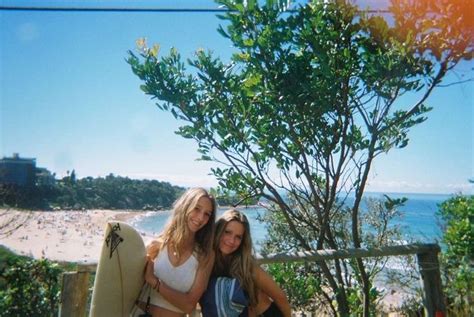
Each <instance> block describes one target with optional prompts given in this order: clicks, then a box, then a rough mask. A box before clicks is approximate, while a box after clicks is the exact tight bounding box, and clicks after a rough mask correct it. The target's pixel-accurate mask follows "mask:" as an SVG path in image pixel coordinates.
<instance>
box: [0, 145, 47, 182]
mask: <svg viewBox="0 0 474 317" xmlns="http://www.w3.org/2000/svg"><path fill="white" fill-rule="evenodd" d="M54 183H55V179H54V175H53V174H51V172H50V171H48V170H47V169H46V168H41V167H36V159H35V158H23V157H20V155H19V154H18V153H13V156H12V157H3V158H2V159H0V184H2V185H17V186H34V185H53V184H54Z"/></svg>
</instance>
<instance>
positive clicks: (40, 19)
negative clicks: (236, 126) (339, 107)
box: [0, 0, 474, 193]
mask: <svg viewBox="0 0 474 317" xmlns="http://www.w3.org/2000/svg"><path fill="white" fill-rule="evenodd" d="M367 2H368V1H364V2H363V4H366V3H367ZM369 2H370V1H369ZM16 3H21V4H24V3H28V2H26V1H22V2H20V1H7V0H3V1H2V4H3V5H12V4H16ZM45 3H47V4H61V3H63V2H62V1H56V2H53V1H50V2H45ZM70 3H73V4H78V3H83V2H79V1H76V2H70ZM88 3H91V4H94V3H93V2H88ZM97 3H99V2H97ZM101 3H105V2H101ZM132 3H133V5H140V4H142V5H143V4H144V3H145V2H120V1H114V2H107V4H116V5H122V6H124V5H131V4H132ZM377 3H378V4H380V3H379V2H377ZM152 5H155V6H159V7H176V6H182V7H194V8H195V7H215V5H214V4H213V3H212V2H210V1H179V2H176V1H155V2H146V6H152ZM219 21H220V20H218V19H217V18H216V17H215V14H213V13H117V12H114V13H110V12H109V13H100V12H90V13H84V12H28V11H0V85H1V86H0V118H1V121H0V156H11V155H12V153H19V154H20V156H22V157H34V158H36V159H37V165H38V166H40V167H46V168H48V169H49V170H51V171H53V172H55V173H56V174H57V175H58V176H63V175H65V174H66V171H67V170H72V169H75V171H76V174H77V175H78V177H80V178H82V177H86V176H94V177H96V176H104V175H107V174H109V173H114V174H116V175H122V176H129V177H131V178H139V179H141V178H148V179H158V180H162V181H169V182H171V183H172V184H176V185H183V186H214V185H215V184H216V183H215V181H214V179H213V177H212V176H210V175H209V172H210V167H211V166H213V163H209V162H200V161H196V160H195V159H196V158H197V157H198V155H197V152H196V145H195V144H194V142H193V141H191V140H185V139H183V138H181V137H179V136H177V135H175V134H174V131H175V130H176V128H177V127H178V124H179V122H177V121H175V120H174V119H173V118H172V116H171V115H169V114H168V113H163V112H160V111H158V110H157V108H156V107H154V106H153V105H154V103H153V101H151V100H150V99H149V98H148V97H147V96H145V95H144V94H143V93H142V92H141V91H140V89H139V85H140V84H141V83H140V81H139V80H138V78H137V77H136V76H135V75H133V73H132V72H131V70H130V67H129V65H128V64H127V63H126V62H125V58H126V57H127V51H128V50H133V49H134V47H135V40H136V39H138V38H141V37H146V38H147V40H148V42H149V43H155V42H156V43H159V44H160V46H161V52H163V53H166V52H168V51H169V49H170V48H171V47H173V46H174V47H176V48H177V49H178V50H179V51H180V53H181V54H182V55H184V56H191V55H192V54H193V52H194V51H195V50H196V49H198V48H206V49H211V50H212V51H214V52H215V54H217V55H219V56H220V57H222V58H223V59H227V58H228V57H229V56H230V53H231V51H232V48H231V44H230V42H228V41H227V40H226V39H224V38H222V37H221V36H220V35H219V34H218V33H217V32H216V28H217V26H218V23H219ZM473 66H474V64H473V63H469V64H468V63H464V64H462V65H460V67H459V68H458V69H457V70H456V73H455V74H453V75H452V76H450V77H449V78H448V79H447V80H446V83H449V82H453V81H455V80H456V78H457V76H461V75H464V76H465V77H473V76H472V74H473ZM473 91H474V84H473V83H472V82H470V83H465V84H461V85H454V86H450V87H446V88H439V89H438V90H437V91H436V92H435V93H434V94H433V95H432V96H431V97H430V99H429V100H428V105H430V106H432V107H434V109H433V111H431V113H430V114H429V119H428V121H427V122H425V123H423V124H421V125H419V126H417V127H416V128H414V129H413V130H412V132H411V134H410V143H409V145H408V147H407V148H405V149H402V150H394V151H391V152H389V154H388V155H385V156H381V157H379V158H378V160H377V161H376V163H375V165H374V167H373V169H372V175H371V178H370V184H369V188H368V189H369V190H370V191H383V192H422V193H454V192H459V191H462V192H463V193H473V192H474V191H473V187H472V185H470V184H469V183H468V179H469V178H473V177H474V163H473V162H474V154H473V142H474V141H473V135H474V127H473V121H474V120H473V119H474V115H473V109H474V101H473Z"/></svg>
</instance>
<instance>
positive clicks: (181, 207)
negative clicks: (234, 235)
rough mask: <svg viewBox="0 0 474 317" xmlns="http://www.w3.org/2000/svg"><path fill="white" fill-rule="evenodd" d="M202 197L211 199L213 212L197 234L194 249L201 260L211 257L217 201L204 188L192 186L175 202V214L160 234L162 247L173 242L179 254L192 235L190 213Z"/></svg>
mask: <svg viewBox="0 0 474 317" xmlns="http://www.w3.org/2000/svg"><path fill="white" fill-rule="evenodd" d="M201 197H206V198H208V199H209V200H210V201H211V203H212V213H211V216H210V217H209V220H208V222H207V223H206V224H205V225H204V227H202V228H201V229H199V231H198V232H196V235H195V244H194V251H195V252H196V253H197V256H198V259H199V261H200V262H201V260H207V259H209V256H210V253H211V250H212V241H213V237H214V222H215V219H216V201H215V199H214V197H213V196H211V195H209V193H208V192H207V191H206V190H205V189H204V188H200V187H197V188H190V189H188V190H187V191H186V192H184V194H182V195H181V197H179V198H178V199H177V200H176V201H175V202H174V204H173V214H172V216H171V217H170V219H169V220H168V223H167V224H166V226H165V228H164V230H163V232H162V233H161V234H160V236H159V238H160V240H162V244H161V248H163V247H165V245H167V244H168V243H171V244H173V245H174V247H175V249H176V252H177V253H178V256H179V253H180V250H182V246H183V244H184V243H185V241H186V239H188V237H189V236H190V231H189V227H188V216H189V213H190V212H191V211H192V210H193V209H194V208H195V207H196V205H197V203H198V200H199V199H200V198H201Z"/></svg>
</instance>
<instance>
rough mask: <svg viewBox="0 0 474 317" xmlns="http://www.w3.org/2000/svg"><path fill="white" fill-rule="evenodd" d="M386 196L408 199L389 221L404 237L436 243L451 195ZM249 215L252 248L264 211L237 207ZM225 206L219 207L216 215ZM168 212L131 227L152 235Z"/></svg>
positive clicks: (260, 235)
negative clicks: (398, 215) (443, 207)
mask: <svg viewBox="0 0 474 317" xmlns="http://www.w3.org/2000/svg"><path fill="white" fill-rule="evenodd" d="M383 195H384V194H383V193H366V194H365V196H364V197H366V198H383ZM387 195H388V196H389V197H390V198H392V199H395V198H402V197H406V198H407V199H408V200H407V201H406V203H405V204H404V206H402V207H400V211H402V217H401V218H400V219H397V220H394V221H393V223H392V224H394V225H399V226H401V229H402V233H403V237H404V240H406V241H417V242H423V243H433V242H439V241H440V239H441V228H440V219H439V217H437V211H438V209H439V205H440V204H441V203H442V202H443V201H445V200H447V199H449V198H451V197H452V195H438V194H398V193H397V194H387ZM349 200H350V198H349ZM349 202H350V201H349ZM237 209H239V210H240V211H242V212H243V213H245V215H246V216H247V217H248V218H249V222H250V231H251V235H252V239H253V241H254V244H255V248H256V250H257V251H258V250H259V245H260V243H261V242H263V241H264V240H265V236H266V233H267V225H266V224H265V223H262V222H260V221H259V220H258V218H259V216H262V215H263V214H264V213H265V209H264V208H262V207H258V206H257V207H245V206H239V207H237ZM225 210H227V208H219V209H218V212H217V217H219V216H220V215H221V214H222V213H223V212H224V211H225ZM170 214H171V212H170V211H169V210H164V211H157V212H150V213H148V214H147V216H145V217H142V218H140V219H138V220H137V221H136V222H135V223H134V226H135V227H136V228H137V229H139V230H141V231H145V232H146V233H149V234H152V235H156V234H158V233H159V232H161V230H162V229H163V227H164V226H165V224H166V222H167V220H168V218H169V216H170Z"/></svg>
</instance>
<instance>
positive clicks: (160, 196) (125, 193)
mask: <svg viewBox="0 0 474 317" xmlns="http://www.w3.org/2000/svg"><path fill="white" fill-rule="evenodd" d="M183 191H184V188H182V187H178V186H173V185H171V184H169V183H167V182H159V181H156V180H134V179H130V178H128V177H121V176H114V175H113V174H109V175H108V176H106V177H99V178H92V177H86V178H82V179H76V176H75V172H74V171H72V173H71V174H70V175H68V176H66V177H64V178H63V179H61V180H59V181H57V182H56V184H55V185H37V186H35V187H18V186H12V185H0V205H6V206H10V207H15V208H24V209H51V208H59V209H83V208H85V209H147V210H157V209H162V208H169V207H170V206H171V205H172V204H173V202H174V201H175V200H176V198H177V197H178V196H179V195H180V194H181V193H182V192H183Z"/></svg>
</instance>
